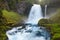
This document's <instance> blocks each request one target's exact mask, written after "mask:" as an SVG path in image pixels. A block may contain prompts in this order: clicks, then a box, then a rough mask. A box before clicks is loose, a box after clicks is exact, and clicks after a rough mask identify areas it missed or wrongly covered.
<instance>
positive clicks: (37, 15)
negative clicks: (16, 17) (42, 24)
mask: <svg viewBox="0 0 60 40" xmlns="http://www.w3.org/2000/svg"><path fill="white" fill-rule="evenodd" d="M41 18H43V16H42V11H41V6H40V5H38V4H34V5H33V6H32V8H31V11H30V14H29V17H28V20H27V22H26V23H31V24H38V21H39V20H40V19H41Z"/></svg>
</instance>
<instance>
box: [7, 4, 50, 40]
mask: <svg viewBox="0 0 60 40" xmlns="http://www.w3.org/2000/svg"><path fill="white" fill-rule="evenodd" d="M41 18H43V17H42V11H41V6H40V5H38V4H34V5H33V6H32V8H31V10H30V13H29V17H28V19H27V21H26V22H25V23H26V24H27V25H25V28H23V29H22V27H23V26H20V27H16V28H12V29H11V30H8V31H7V32H6V35H7V37H8V40H50V34H49V32H47V30H46V29H45V28H44V27H41V26H38V25H37V24H38V21H39V20H40V19H41Z"/></svg>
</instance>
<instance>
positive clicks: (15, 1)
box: [0, 0, 60, 40]
mask: <svg viewBox="0 0 60 40" xmlns="http://www.w3.org/2000/svg"><path fill="white" fill-rule="evenodd" d="M44 2H45V1H44ZM53 2H55V1H52V3H51V4H52V5H54V4H53ZM34 3H37V4H40V3H39V2H38V1H37V0H35V1H34V0H0V40H7V36H6V31H7V30H9V29H11V28H13V27H17V26H20V25H22V24H23V23H24V20H26V19H27V17H28V13H29V11H30V9H31V6H32V5H33V4H34ZM56 3H58V2H56ZM56 3H55V4H56ZM45 4H46V3H43V2H42V3H41V5H42V6H44V5H45ZM47 4H48V5H50V3H47ZM52 15H53V16H51V17H49V18H46V19H41V20H39V22H38V25H39V26H43V27H45V28H46V29H47V30H48V31H49V32H50V34H51V40H60V8H58V9H57V11H56V12H55V13H54V14H52Z"/></svg>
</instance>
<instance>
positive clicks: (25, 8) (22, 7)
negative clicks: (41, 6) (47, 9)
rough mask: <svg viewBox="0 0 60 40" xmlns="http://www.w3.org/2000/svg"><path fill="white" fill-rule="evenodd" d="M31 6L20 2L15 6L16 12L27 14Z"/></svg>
mask: <svg viewBox="0 0 60 40" xmlns="http://www.w3.org/2000/svg"><path fill="white" fill-rule="evenodd" d="M31 6H32V4H31V3H28V2H25V1H21V2H20V3H18V4H17V7H16V10H17V12H18V13H20V14H23V13H29V11H30V9H31Z"/></svg>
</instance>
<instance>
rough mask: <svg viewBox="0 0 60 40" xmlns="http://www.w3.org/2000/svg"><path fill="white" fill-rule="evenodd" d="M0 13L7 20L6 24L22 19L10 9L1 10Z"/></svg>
mask: <svg viewBox="0 0 60 40" xmlns="http://www.w3.org/2000/svg"><path fill="white" fill-rule="evenodd" d="M2 13H3V17H4V18H5V19H6V20H7V24H10V23H12V24H15V23H17V22H19V21H21V20H22V17H21V16H20V15H19V14H17V13H15V12H12V11H10V12H9V11H7V10H3V11H2Z"/></svg>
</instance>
